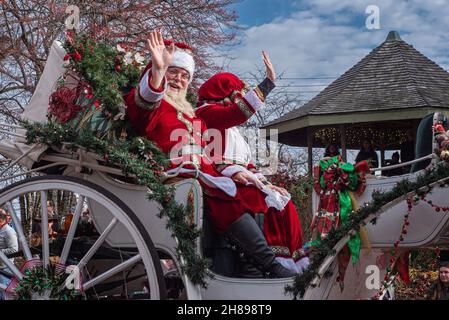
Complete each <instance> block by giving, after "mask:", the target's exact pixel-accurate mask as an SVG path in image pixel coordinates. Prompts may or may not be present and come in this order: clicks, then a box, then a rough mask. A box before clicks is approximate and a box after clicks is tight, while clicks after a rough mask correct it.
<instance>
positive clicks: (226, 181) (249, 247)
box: [125, 31, 300, 278]
mask: <svg viewBox="0 0 449 320" xmlns="http://www.w3.org/2000/svg"><path fill="white" fill-rule="evenodd" d="M148 46H149V50H150V53H151V63H150V65H149V66H147V68H146V69H145V71H144V73H143V75H142V78H141V81H140V84H139V86H138V87H137V88H135V89H133V90H132V91H131V92H130V93H129V94H128V95H127V96H126V98H125V100H126V103H127V114H128V117H129V119H130V121H131V123H132V125H133V126H134V127H135V129H136V130H137V131H138V132H139V133H140V134H142V135H145V136H146V137H147V138H148V139H150V140H152V141H154V142H155V143H156V144H157V145H158V146H159V147H160V148H161V150H162V151H163V152H165V153H166V154H168V155H169V156H170V160H171V164H172V168H171V169H170V170H169V171H168V173H173V172H178V173H180V174H181V175H183V176H186V177H189V176H198V178H199V181H200V183H201V185H202V187H203V190H204V200H205V209H206V214H208V215H209V217H210V219H211V221H212V223H213V225H214V227H215V229H216V230H217V232H219V233H221V234H223V235H225V236H226V238H228V239H229V240H230V241H231V242H232V243H233V244H235V246H236V247H238V248H239V249H240V250H241V251H243V253H245V255H247V256H248V257H250V258H251V259H252V260H253V261H254V263H255V264H256V266H257V267H258V268H259V269H260V270H262V271H263V272H264V273H265V274H267V275H268V276H269V277H273V278H285V277H291V276H293V275H294V274H295V273H294V272H292V271H290V270H289V269H287V268H285V267H284V266H282V265H281V264H280V263H279V262H278V261H277V260H276V259H275V254H274V253H273V251H272V250H271V249H270V248H269V245H275V246H276V245H278V243H270V241H271V239H275V238H276V239H284V238H285V237H286V236H287V237H288V236H289V235H285V234H282V235H279V236H277V237H267V240H268V244H267V240H266V239H265V237H264V234H263V233H262V231H261V230H260V229H259V227H258V225H257V224H256V222H255V220H254V218H253V216H254V214H256V213H265V214H266V213H268V212H269V210H271V209H272V208H271V207H269V204H268V203H267V202H266V201H265V198H266V196H267V195H266V193H264V192H263V191H262V190H263V189H264V184H263V183H262V182H261V181H260V180H259V179H257V178H256V177H254V175H250V174H248V173H247V172H245V171H242V170H240V169H239V168H238V167H239V166H237V165H228V166H225V167H224V168H221V170H219V169H218V168H217V167H216V166H215V164H214V163H213V162H211V161H210V159H208V157H207V156H206V155H205V152H204V148H205V147H206V142H205V139H204V135H205V133H207V132H206V131H207V127H206V124H205V121H204V119H202V118H201V117H199V116H198V115H196V113H195V111H194V109H193V107H192V105H191V104H190V103H189V102H188V101H187V99H186V93H187V88H188V86H189V84H190V82H191V81H192V77H193V73H194V69H195V64H194V60H193V57H192V55H191V50H190V48H189V47H188V46H186V45H184V44H179V43H176V44H175V43H173V42H164V40H163V38H162V35H161V33H160V31H154V32H152V33H151V35H150V39H149V40H148ZM261 105H262V101H261V100H260V98H259V97H258V95H257V93H256V92H255V91H254V90H250V91H248V92H247V93H245V94H243V95H238V96H235V97H234V100H233V102H232V104H231V105H230V106H228V107H224V106H222V107H221V111H222V112H223V114H226V115H227V117H226V118H223V119H222V121H227V120H226V119H232V122H231V123H229V127H232V126H235V125H237V124H240V123H243V122H244V121H246V119H247V118H248V115H250V114H252V113H254V111H255V110H256V109H257V108H258V107H260V106H261ZM236 119H240V120H238V121H237V123H236V122H235V121H236ZM186 163H188V165H185V164H186ZM181 165H182V166H181ZM282 231H283V230H270V232H272V233H280V232H282ZM298 232H300V230H298ZM279 241H282V244H283V245H285V247H288V242H286V241H284V240H279ZM277 254H278V255H282V253H277Z"/></svg>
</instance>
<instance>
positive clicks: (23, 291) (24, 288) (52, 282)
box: [14, 263, 83, 300]
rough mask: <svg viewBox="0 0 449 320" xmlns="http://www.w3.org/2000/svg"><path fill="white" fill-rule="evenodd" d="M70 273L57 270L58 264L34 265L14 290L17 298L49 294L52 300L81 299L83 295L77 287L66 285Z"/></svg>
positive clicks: (24, 298) (29, 298)
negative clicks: (71, 287)
mask: <svg viewBox="0 0 449 320" xmlns="http://www.w3.org/2000/svg"><path fill="white" fill-rule="evenodd" d="M68 275H69V274H68V273H65V272H63V271H58V270H56V266H55V265H53V264H51V263H50V264H49V265H48V266H47V267H46V268H44V267H43V266H34V267H32V268H30V269H28V270H26V271H25V272H24V276H23V278H22V280H20V281H19V282H18V285H17V287H16V288H15V290H14V296H15V297H16V298H17V300H32V299H33V296H34V295H36V294H38V295H40V296H48V298H50V299H52V300H79V299H82V298H83V296H82V294H81V292H79V291H78V290H75V289H68V288H67V287H66V285H65V282H66V279H67V277H68Z"/></svg>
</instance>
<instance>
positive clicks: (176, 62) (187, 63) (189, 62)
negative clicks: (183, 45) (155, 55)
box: [170, 49, 195, 82]
mask: <svg viewBox="0 0 449 320" xmlns="http://www.w3.org/2000/svg"><path fill="white" fill-rule="evenodd" d="M170 67H178V68H183V69H185V70H187V71H188V72H189V74H190V79H189V82H192V79H193V73H194V72H195V61H194V60H193V57H192V56H191V55H190V54H188V53H187V52H185V51H182V50H179V49H177V50H176V51H175V54H174V55H173V59H172V61H171V64H170Z"/></svg>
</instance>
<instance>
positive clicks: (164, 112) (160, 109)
mask: <svg viewBox="0 0 449 320" xmlns="http://www.w3.org/2000/svg"><path fill="white" fill-rule="evenodd" d="M148 73H149V72H148ZM149 82H150V81H149V80H147V79H145V77H143V79H142V81H141V83H140V86H139V87H137V88H135V89H133V90H132V91H131V92H130V93H129V94H128V95H127V96H126V97H125V101H126V105H127V115H128V118H129V120H130V122H131V124H132V125H133V126H134V128H135V129H136V130H137V131H138V132H139V133H140V134H141V135H143V136H145V137H147V138H148V139H149V140H151V141H153V142H154V143H155V144H157V145H158V146H159V147H160V148H161V150H162V151H163V152H165V153H166V154H169V155H170V156H169V157H170V159H171V162H172V167H173V168H176V167H177V166H178V165H179V161H180V158H177V155H179V154H178V152H179V151H180V150H182V149H183V148H184V147H185V146H187V145H189V143H192V144H194V145H196V146H200V147H202V148H204V147H205V146H206V143H205V141H204V139H202V137H203V135H204V133H205V131H206V130H207V127H206V124H205V121H204V119H203V118H201V117H197V116H194V118H190V117H188V116H187V115H185V114H183V113H181V112H179V111H178V110H176V109H175V107H173V106H172V105H171V104H169V103H168V102H167V101H166V100H164V99H162V97H163V94H164V90H163V89H159V90H156V89H154V88H151V86H150V85H149ZM163 85H164V84H163ZM142 86H145V87H146V88H145V89H141V87H142ZM148 87H149V90H148ZM243 103H244V105H243ZM239 105H240V106H239ZM225 108H226V110H221V111H222V112H223V113H226V114H228V118H234V119H235V118H239V117H240V118H241V119H244V120H246V119H247V115H245V114H250V113H251V112H254V110H252V108H251V106H250V104H249V103H248V102H247V101H246V100H244V99H242V101H239V103H238V104H237V103H236V104H235V105H234V106H233V107H232V108H229V107H225ZM231 112H233V113H234V117H232V116H231V114H230V113H231ZM236 112H240V114H236ZM229 126H234V124H233V123H229ZM185 160H190V161H193V162H196V163H198V165H199V168H200V171H201V176H200V177H199V182H200V183H201V185H202V187H203V191H204V194H205V197H204V199H205V207H206V210H207V212H208V214H209V215H210V218H211V220H212V223H213V225H214V227H215V229H216V230H217V231H218V232H220V233H222V232H224V231H226V230H227V229H228V228H229V227H230V225H231V224H232V223H233V222H234V221H236V220H237V219H238V218H239V217H240V216H241V215H243V214H244V213H250V214H255V213H263V214H265V216H266V217H265V224H264V225H265V227H264V234H265V236H266V239H267V242H268V245H269V246H271V247H273V251H274V252H275V254H276V255H277V256H281V257H286V258H291V257H293V258H294V260H297V259H298V258H299V257H298V249H300V248H301V247H302V234H301V227H300V224H299V219H298V216H297V214H296V211H295V209H294V206H293V205H292V204H291V203H289V204H288V205H287V206H286V207H285V208H284V210H282V211H277V210H275V209H274V208H268V206H267V204H266V202H265V197H266V195H265V194H264V193H263V192H262V191H261V190H259V189H258V188H257V187H255V186H253V185H247V186H246V185H243V184H240V183H235V182H234V181H233V180H232V179H230V178H229V177H226V176H224V175H223V174H222V173H221V172H220V171H219V170H218V169H217V167H216V166H215V164H214V163H213V162H211V161H210V160H209V159H208V158H206V157H204V156H202V155H200V154H198V153H196V154H195V153H193V154H191V155H188V159H186V156H185V155H183V156H182V161H185ZM192 168H193V166H187V167H186V171H188V170H189V169H192ZM185 174H186V175H187V176H188V173H185ZM293 213H294V214H295V215H293ZM280 217H282V219H285V221H289V223H285V224H279V223H277V221H278V219H280ZM294 217H296V219H295V218H294ZM286 226H289V227H286Z"/></svg>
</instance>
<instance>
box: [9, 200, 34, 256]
mask: <svg viewBox="0 0 449 320" xmlns="http://www.w3.org/2000/svg"><path fill="white" fill-rule="evenodd" d="M6 207H7V208H8V211H9V213H10V216H11V218H12V221H13V222H14V227H15V228H16V231H17V233H18V235H19V242H20V244H21V245H22V249H23V252H24V254H25V258H26V260H31V259H32V258H33V257H32V255H31V250H30V247H29V246H28V241H27V238H26V237H25V234H24V233H23V228H22V223H21V222H20V221H19V219H18V216H17V214H16V211H15V210H14V208H13V206H12V204H11V202H10V201H8V202H7V203H6Z"/></svg>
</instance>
